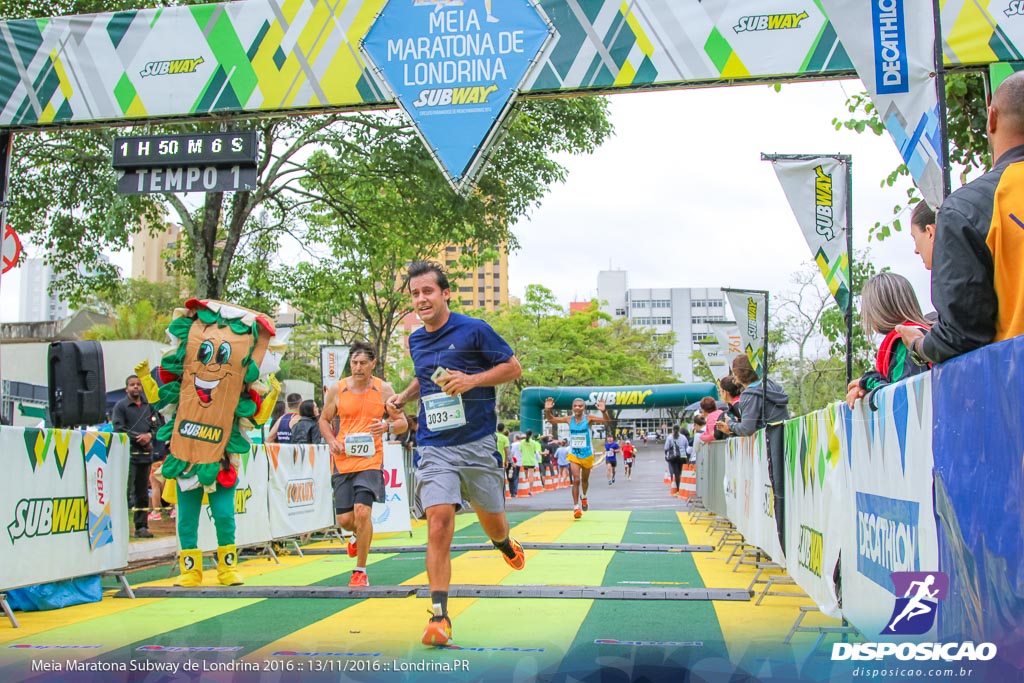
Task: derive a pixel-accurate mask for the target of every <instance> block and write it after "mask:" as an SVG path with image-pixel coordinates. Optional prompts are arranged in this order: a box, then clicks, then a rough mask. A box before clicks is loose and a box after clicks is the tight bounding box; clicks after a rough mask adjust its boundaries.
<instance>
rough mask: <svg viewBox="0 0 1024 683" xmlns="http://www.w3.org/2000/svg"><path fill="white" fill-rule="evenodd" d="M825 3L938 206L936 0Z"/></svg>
mask: <svg viewBox="0 0 1024 683" xmlns="http://www.w3.org/2000/svg"><path fill="white" fill-rule="evenodd" d="M821 4H822V6H823V7H824V8H825V11H826V12H827V13H828V15H829V17H831V19H832V22H833V24H834V25H835V28H836V32H838V34H839V38H840V40H842V41H843V46H844V47H845V48H846V51H847V53H849V56H850V59H851V60H853V64H854V66H855V67H856V68H857V75H858V76H860V80H861V81H863V82H864V87H865V88H867V91H868V94H869V95H870V96H871V100H872V102H873V103H874V105H875V109H876V110H877V111H878V116H879V118H880V119H881V121H882V123H883V124H885V127H886V129H887V130H888V131H889V135H890V136H892V139H893V142H895V143H896V147H897V148H898V149H899V151H900V156H902V157H903V163H905V164H906V166H907V169H908V170H909V171H910V175H911V176H912V177H913V178H914V183H915V184H916V185H917V187H918V189H920V190H921V194H922V196H924V198H925V199H926V200H927V201H928V203H929V204H930V205H931V206H939V205H940V204H942V200H943V196H942V165H943V164H944V163H945V150H944V149H943V144H944V142H943V141H942V139H941V135H940V132H939V117H940V115H944V113H941V114H940V112H939V101H938V94H937V92H936V81H935V54H934V46H935V40H936V36H935V17H934V11H933V9H932V3H930V2H921V1H917V2H913V1H908V0H868V1H866V2H848V1H847V0H822V3H821ZM947 4H956V5H958V6H959V5H960V3H947ZM992 61H997V60H992Z"/></svg>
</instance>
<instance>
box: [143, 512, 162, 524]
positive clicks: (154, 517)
mask: <svg viewBox="0 0 1024 683" xmlns="http://www.w3.org/2000/svg"><path fill="white" fill-rule="evenodd" d="M163 518H164V517H163V515H161V514H160V512H159V511H158V510H153V511H152V512H150V513H149V516H148V517H146V519H148V520H149V521H151V522H159V521H160V520H162V519H163Z"/></svg>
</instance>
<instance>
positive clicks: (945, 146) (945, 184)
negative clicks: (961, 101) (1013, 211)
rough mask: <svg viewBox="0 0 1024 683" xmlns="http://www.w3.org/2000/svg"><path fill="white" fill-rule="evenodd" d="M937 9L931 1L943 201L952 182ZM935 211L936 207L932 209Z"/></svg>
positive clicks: (940, 32)
mask: <svg viewBox="0 0 1024 683" xmlns="http://www.w3.org/2000/svg"><path fill="white" fill-rule="evenodd" d="M940 15H941V10H940V8H939V0H932V18H933V21H934V22H935V42H934V44H933V48H932V50H933V54H934V57H935V60H934V61H935V96H936V99H937V100H938V107H939V111H938V112H936V113H937V114H938V117H939V145H940V149H941V150H942V159H940V160H939V167H940V168H941V169H942V197H943V199H945V198H946V197H948V196H949V193H950V192H952V191H953V182H952V180H951V179H950V170H949V124H948V122H947V121H946V65H945V63H944V62H943V58H942V18H941V16H940ZM932 208H934V209H937V208H938V207H932Z"/></svg>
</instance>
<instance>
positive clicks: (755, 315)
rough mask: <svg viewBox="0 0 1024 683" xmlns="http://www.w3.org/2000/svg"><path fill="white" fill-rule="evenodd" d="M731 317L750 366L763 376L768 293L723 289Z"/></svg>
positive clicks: (766, 341)
mask: <svg viewBox="0 0 1024 683" xmlns="http://www.w3.org/2000/svg"><path fill="white" fill-rule="evenodd" d="M722 291H723V292H725V296H726V298H728V299H729V306H730V307H731V308H732V315H733V317H734V318H736V323H735V324H736V327H737V328H739V333H740V343H741V344H742V350H743V352H744V353H746V354H747V358H749V359H750V365H751V366H752V367H753V368H754V371H755V372H757V374H758V375H759V376H762V377H763V376H764V373H763V371H762V367H761V366H762V365H764V358H765V354H766V353H767V351H768V348H767V347H768V339H767V337H766V336H765V334H766V330H767V325H768V292H762V291H757V290H747V289H723V290H722Z"/></svg>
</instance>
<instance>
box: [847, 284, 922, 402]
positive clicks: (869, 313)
mask: <svg viewBox="0 0 1024 683" xmlns="http://www.w3.org/2000/svg"><path fill="white" fill-rule="evenodd" d="M860 316H861V321H862V322H863V324H864V332H865V333H866V334H867V335H868V336H870V335H872V334H884V335H885V339H883V340H882V344H881V345H880V346H879V347H878V356H877V358H876V359H875V368H874V369H873V370H871V371H869V372H867V373H865V374H864V376H863V377H861V378H860V379H855V380H853V381H852V382H850V385H849V386H848V387H847V394H846V402H847V404H849V406H850V407H851V408H853V406H854V403H856V402H857V400H858V399H861V398H863V397H864V396H865V395H867V394H868V393H870V394H871V396H872V397H873V396H874V391H875V390H876V389H879V388H881V387H883V386H885V385H887V384H891V383H893V382H899V381H900V380H902V379H906V378H908V377H912V376H914V375H918V374H920V373H922V372H927V371H928V365H927V364H925V363H920V362H918V361H916V360H915V359H914V358H912V357H911V356H910V354H909V353H908V352H907V347H906V346H905V345H904V344H903V340H902V339H901V338H900V335H899V333H898V332H897V331H896V326H897V325H903V326H913V327H918V328H920V329H922V330H927V329H928V325H927V324H926V323H925V321H924V314H923V313H921V306H920V305H919V304H918V303H917V295H916V294H914V288H913V287H912V286H911V284H910V281H909V280H907V278H905V277H903V276H902V275H898V274H896V273H879V274H878V275H875V276H874V277H872V278H871V279H870V280H868V281H867V282H866V283H865V284H864V290H863V292H862V293H861V310H860ZM871 408H872V409H874V408H875V405H874V400H873V398H872V400H871Z"/></svg>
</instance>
